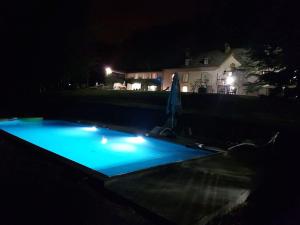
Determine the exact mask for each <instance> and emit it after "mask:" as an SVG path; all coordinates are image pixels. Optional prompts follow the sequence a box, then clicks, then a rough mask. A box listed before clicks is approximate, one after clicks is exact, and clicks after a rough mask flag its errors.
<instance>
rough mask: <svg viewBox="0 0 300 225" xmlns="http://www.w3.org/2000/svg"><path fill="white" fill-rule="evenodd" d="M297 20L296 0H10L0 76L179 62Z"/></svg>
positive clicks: (27, 77) (18, 79) (293, 27)
mask: <svg viewBox="0 0 300 225" xmlns="http://www.w3.org/2000/svg"><path fill="white" fill-rule="evenodd" d="M298 21H299V19H298V12H297V7H296V2H295V1H283V0H274V1H257V0H252V1H250V0H247V1H237V0H211V1H208V0H184V1H171V0H164V1H162V0H160V1H159V0H152V1H141V0H140V1H138V0H133V1H116V0H115V1H97V0H89V1H57V0H53V1H35V0H28V1H21V0H17V1H9V2H6V3H5V4H3V5H2V7H1V8H0V26H1V31H0V32H1V33H0V38H1V42H0V44H1V46H0V47H1V68H0V70H1V76H2V80H8V82H9V83H11V82H14V83H15V84H16V85H20V86H24V84H26V85H31V84H33V83H45V82H46V83H47V82H48V83H51V82H57V80H59V79H61V77H80V76H81V75H82V74H83V73H85V72H84V71H86V68H87V66H88V65H89V64H91V63H94V62H97V63H98V64H97V65H99V66H100V65H101V66H103V65H106V64H111V65H114V66H116V67H118V68H120V69H124V70H151V69H159V68H163V67H166V66H169V67H171V66H180V64H182V63H183V58H184V52H185V50H186V49H187V48H189V49H191V51H192V53H194V54H196V53H197V52H199V51H203V50H208V49H212V48H219V49H222V48H223V46H224V43H225V42H229V43H230V44H231V45H232V46H233V47H244V46H247V45H249V43H251V42H253V41H257V40H260V39H265V40H268V41H275V42H276V41H278V40H281V39H282V40H283V39H284V38H287V40H288V39H289V38H291V37H294V38H296V37H297V35H295V33H296V34H299V25H298ZM8 74H9V75H8ZM1 83H2V84H4V85H3V86H7V85H6V83H7V82H1Z"/></svg>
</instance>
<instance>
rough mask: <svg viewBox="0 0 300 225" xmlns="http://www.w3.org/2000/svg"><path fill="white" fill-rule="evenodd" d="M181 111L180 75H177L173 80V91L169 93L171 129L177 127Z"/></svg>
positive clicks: (168, 108) (168, 112) (168, 106)
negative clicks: (177, 117)
mask: <svg viewBox="0 0 300 225" xmlns="http://www.w3.org/2000/svg"><path fill="white" fill-rule="evenodd" d="M180 111H181V95H180V84H179V75H178V73H175V74H174V76H173V80H172V86H171V91H170V93H169V98H168V104H167V115H169V118H170V119H171V128H172V129H173V128H174V127H175V126H176V115H177V114H178V113H179V112H180Z"/></svg>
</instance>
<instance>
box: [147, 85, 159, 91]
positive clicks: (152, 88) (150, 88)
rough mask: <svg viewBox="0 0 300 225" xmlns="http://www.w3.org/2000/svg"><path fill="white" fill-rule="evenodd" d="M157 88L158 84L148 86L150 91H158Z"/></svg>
mask: <svg viewBox="0 0 300 225" xmlns="http://www.w3.org/2000/svg"><path fill="white" fill-rule="evenodd" d="M156 90H157V86H156V85H150V86H148V91H156Z"/></svg>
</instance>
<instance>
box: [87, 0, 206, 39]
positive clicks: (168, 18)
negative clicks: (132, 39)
mask: <svg viewBox="0 0 300 225" xmlns="http://www.w3.org/2000/svg"><path fill="white" fill-rule="evenodd" d="M200 5H201V6H200ZM206 11H207V1H204V0H184V1H174V0H151V1H147V0H146V1H145V0H131V1H116V0H111V1H99V0H98V1H97V0H93V1H92V3H91V12H90V15H89V16H90V21H91V26H92V29H94V30H97V38H98V39H99V40H103V41H107V42H118V41H120V40H122V39H124V38H128V37H129V36H130V35H131V34H132V33H133V32H134V31H138V30H145V29H148V28H150V27H153V26H158V25H159V26H162V25H167V24H171V23H176V22H187V21H191V20H193V19H194V18H195V17H196V16H197V15H199V13H205V12H206Z"/></svg>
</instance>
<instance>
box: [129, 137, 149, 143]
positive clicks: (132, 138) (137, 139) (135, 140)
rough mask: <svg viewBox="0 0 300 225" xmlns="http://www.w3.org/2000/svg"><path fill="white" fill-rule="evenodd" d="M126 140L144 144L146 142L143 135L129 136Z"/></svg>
mask: <svg viewBox="0 0 300 225" xmlns="http://www.w3.org/2000/svg"><path fill="white" fill-rule="evenodd" d="M126 141H127V142H129V143H134V144H142V143H144V142H145V139H144V138H143V137H142V136H137V137H128V138H126Z"/></svg>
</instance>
